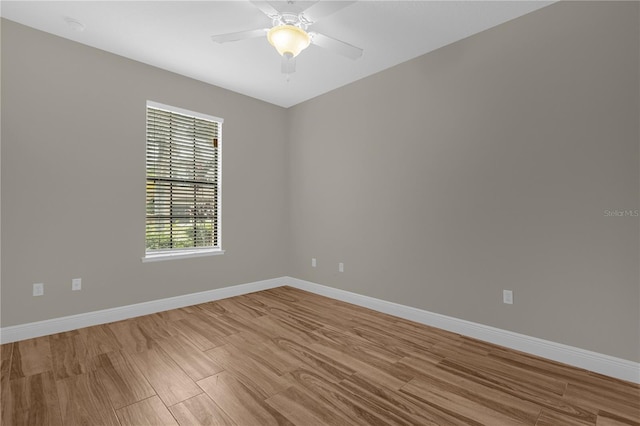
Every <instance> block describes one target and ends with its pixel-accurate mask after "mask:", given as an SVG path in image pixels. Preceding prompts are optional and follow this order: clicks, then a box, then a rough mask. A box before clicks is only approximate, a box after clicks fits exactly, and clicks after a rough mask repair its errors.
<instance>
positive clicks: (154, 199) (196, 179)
mask: <svg viewBox="0 0 640 426" xmlns="http://www.w3.org/2000/svg"><path fill="white" fill-rule="evenodd" d="M221 126H222V120H221V119H217V118H215V117H207V116H204V115H202V114H197V113H191V112H190V111H185V110H180V109H178V108H173V107H166V106H158V104H154V103H151V102H149V103H148V104H147V161H146V164H147V167H146V171H147V195H146V212H147V213H146V218H147V220H146V251H147V253H156V252H164V251H181V250H185V249H190V250H193V249H194V248H208V249H210V248H219V247H220V230H219V223H220V222H219V211H220V135H221Z"/></svg>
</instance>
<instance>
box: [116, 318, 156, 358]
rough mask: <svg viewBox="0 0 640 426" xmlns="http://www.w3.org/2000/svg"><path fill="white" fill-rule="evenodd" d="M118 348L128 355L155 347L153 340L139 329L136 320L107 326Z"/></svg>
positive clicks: (138, 321)
mask: <svg viewBox="0 0 640 426" xmlns="http://www.w3.org/2000/svg"><path fill="white" fill-rule="evenodd" d="M107 327H108V328H109V330H111V332H112V333H113V335H114V336H115V337H116V340H117V341H118V343H119V345H120V347H121V348H122V349H124V350H125V351H127V352H129V353H133V352H144V351H146V350H149V349H151V348H153V347H155V346H156V345H155V340H154V339H153V338H152V337H151V336H149V335H148V334H147V333H145V332H144V331H143V330H142V328H141V327H140V320H139V319H138V318H134V319H129V320H124V321H117V322H112V323H110V324H107Z"/></svg>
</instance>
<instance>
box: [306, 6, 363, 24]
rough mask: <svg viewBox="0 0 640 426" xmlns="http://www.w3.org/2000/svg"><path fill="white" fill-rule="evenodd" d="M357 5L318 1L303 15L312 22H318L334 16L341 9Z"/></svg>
mask: <svg viewBox="0 0 640 426" xmlns="http://www.w3.org/2000/svg"><path fill="white" fill-rule="evenodd" d="M353 3H355V1H317V2H315V3H314V4H312V5H311V6H309V7H308V8H307V9H306V10H305V11H304V12H303V13H304V16H305V18H307V19H308V20H309V21H311V22H318V20H319V19H321V18H324V17H325V16H329V15H333V14H334V13H336V12H337V11H339V10H340V9H344V8H345V7H347V6H349V5H351V4H353Z"/></svg>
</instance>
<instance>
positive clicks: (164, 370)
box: [129, 348, 202, 406]
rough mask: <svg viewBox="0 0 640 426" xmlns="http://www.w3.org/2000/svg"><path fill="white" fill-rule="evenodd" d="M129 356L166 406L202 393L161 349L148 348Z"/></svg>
mask: <svg viewBox="0 0 640 426" xmlns="http://www.w3.org/2000/svg"><path fill="white" fill-rule="evenodd" d="M129 356H130V357H131V359H133V361H134V362H135V365H136V366H137V367H138V369H139V370H140V371H141V372H142V374H143V375H144V376H145V377H146V378H147V380H148V381H149V383H151V386H153V388H154V389H155V391H156V393H157V394H158V396H159V397H160V399H162V402H164V403H165V404H166V405H167V406H171V405H174V404H177V403H178V402H181V401H184V400H185V399H189V398H191V397H192V396H196V395H198V394H200V393H202V389H200V388H199V387H198V386H197V385H196V384H195V382H194V381H193V380H191V378H190V377H189V376H188V375H187V374H186V373H185V372H184V371H183V370H182V369H181V368H180V367H179V366H178V364H176V363H175V361H173V360H172V359H171V357H170V356H169V355H167V354H166V352H164V351H163V350H162V349H155V348H154V349H149V350H148V351H145V352H138V353H135V354H129Z"/></svg>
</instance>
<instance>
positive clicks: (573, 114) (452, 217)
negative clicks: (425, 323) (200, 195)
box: [289, 2, 640, 361]
mask: <svg viewBox="0 0 640 426" xmlns="http://www.w3.org/2000/svg"><path fill="white" fill-rule="evenodd" d="M638 28H639V12H638V3H637V2H627V3H622V4H620V3H617V4H606V3H604V2H586V3H574V2H569V3H561V4H555V5H552V6H549V7H547V8H543V9H541V10H539V11H537V12H533V13H531V14H529V15H526V16H524V17H521V18H519V19H516V20H514V21H511V22H508V23H506V24H504V25H501V26H499V27H496V28H493V29H491V30H488V31H486V32H483V33H481V34H478V35H476V36H473V37H470V38H468V39H466V40H463V41H460V42H458V43H455V44H452V45H449V46H447V47H444V48H442V49H440V50H438V51H435V52H432V53H430V54H427V55H425V56H422V57H419V58H417V59H415V60H412V61H410V62H407V63H404V64H401V65H399V66H397V67H395V68H392V69H389V70H387V71H384V72H382V73H379V74H376V75H374V76H371V77H369V78H366V79H363V80H361V81H359V82H356V83H354V84H351V85H349V86H346V87H344V88H341V89H339V90H337V91H334V92H332V93H328V94H326V95H324V96H321V97H319V98H316V99H313V100H311V101H308V102H306V103H303V104H300V105H298V106H295V107H294V108H292V109H291V110H290V114H291V115H290V117H289V119H290V123H291V124H290V144H291V148H290V151H289V155H290V157H291V158H290V165H291V170H290V176H289V179H290V182H291V199H290V202H291V214H292V216H291V220H292V253H294V255H293V259H292V264H291V269H292V271H293V272H292V273H293V275H294V276H296V277H298V278H302V279H306V280H310V281H313V282H317V283H320V284H325V285H329V286H332V287H337V288H340V289H344V290H348V291H353V292H356V293H360V294H364V295H368V296H372V297H377V298H380V299H384V300H389V301H393V302H398V303H401V304H405V305H409V306H414V307H418V308H423V309H426V310H429V311H433V312H438V313H442V314H445V315H450V316H453V317H457V318H462V319H466V320H470V321H474V322H478V323H482V324H487V325H491V326H496V327H499V328H502V329H507V330H513V331H516V332H519V333H524V334H526V335H530V336H536V337H540V338H544V339H548V340H552V341H556V342H561V343H565V344H568V345H572V346H576V347H580V348H585V349H589V350H594V351H597V352H601V353H605V354H610V355H613V356H618V357H622V358H625V359H629V360H633V361H640V355H639V353H638V351H639V342H638V336H639V335H640V328H639V322H640V321H639V313H640V308H639V300H640V295H639V286H640V284H639V283H640V279H639V276H638V274H639V269H638V267H639V249H638V239H639V235H640V230H639V221H638V218H637V217H606V216H605V210H615V209H619V210H635V209H638V208H640V206H639V202H638V196H639V175H638V170H639V164H638V159H639V152H638V146H639V134H638V123H639V115H640V112H639V108H638V97H639V87H638V80H639V71H638V62H639V58H638V56H639V50H640V49H639V33H638ZM312 257H316V258H317V259H318V267H317V268H315V269H314V268H311V262H310V260H311V258H312ZM338 262H344V263H345V272H344V273H338V272H337V269H338V268H337V265H338ZM502 289H511V290H513V291H514V299H515V303H514V304H513V305H504V304H502Z"/></svg>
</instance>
